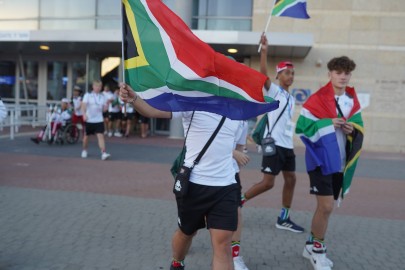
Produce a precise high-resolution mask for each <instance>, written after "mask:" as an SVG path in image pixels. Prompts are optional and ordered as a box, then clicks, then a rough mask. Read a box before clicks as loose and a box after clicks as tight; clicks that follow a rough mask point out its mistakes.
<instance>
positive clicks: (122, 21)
mask: <svg viewBox="0 0 405 270" xmlns="http://www.w3.org/2000/svg"><path fill="white" fill-rule="evenodd" d="M120 2H121V33H122V35H121V36H122V38H121V62H122V81H123V82H124V83H125V57H124V34H125V33H124V32H125V31H124V27H125V26H124V12H125V8H124V0H122V1H120ZM124 116H125V117H126V116H127V103H126V102H124Z"/></svg>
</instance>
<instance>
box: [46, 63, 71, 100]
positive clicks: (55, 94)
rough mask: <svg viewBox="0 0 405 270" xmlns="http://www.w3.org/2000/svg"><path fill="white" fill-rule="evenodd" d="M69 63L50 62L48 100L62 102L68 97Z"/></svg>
mask: <svg viewBox="0 0 405 270" xmlns="http://www.w3.org/2000/svg"><path fill="white" fill-rule="evenodd" d="M67 81H68V78H67V63H66V62H59V61H55V62H48V80H47V89H48V92H47V97H46V99H47V100H58V101H59V100H61V99H62V98H64V97H66V88H67Z"/></svg>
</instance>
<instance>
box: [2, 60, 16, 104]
mask: <svg viewBox="0 0 405 270" xmlns="http://www.w3.org/2000/svg"><path fill="white" fill-rule="evenodd" d="M14 89H15V63H14V62H12V61H0V96H1V97H2V98H15V93H14Z"/></svg>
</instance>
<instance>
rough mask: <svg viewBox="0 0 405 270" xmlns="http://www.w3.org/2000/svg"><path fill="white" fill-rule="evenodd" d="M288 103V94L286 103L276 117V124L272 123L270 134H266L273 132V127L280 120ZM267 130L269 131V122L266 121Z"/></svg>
mask: <svg viewBox="0 0 405 270" xmlns="http://www.w3.org/2000/svg"><path fill="white" fill-rule="evenodd" d="M288 102H290V94H288V97H287V103H286V104H285V106H284V108H283V110H282V111H281V113H280V114H279V115H278V117H277V120H276V122H274V124H273V126H272V127H271V130H270V132H268V133H267V134H271V133H272V132H273V129H274V126H275V125H276V124H277V122H278V120H280V118H281V116H282V115H283V113H284V111H285V109H286V108H287V106H288ZM269 119H270V118H269ZM267 130H269V121H267Z"/></svg>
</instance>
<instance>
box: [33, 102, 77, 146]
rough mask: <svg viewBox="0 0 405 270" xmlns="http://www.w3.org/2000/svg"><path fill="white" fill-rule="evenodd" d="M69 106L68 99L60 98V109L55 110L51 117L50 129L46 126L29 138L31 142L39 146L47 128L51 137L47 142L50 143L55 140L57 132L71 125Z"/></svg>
mask: <svg viewBox="0 0 405 270" xmlns="http://www.w3.org/2000/svg"><path fill="white" fill-rule="evenodd" d="M69 104H70V100H69V99H68V98H62V100H61V107H60V109H56V110H55V111H54V112H53V113H52V115H51V123H50V127H48V125H46V126H45V127H44V128H43V129H42V130H41V131H40V132H39V133H38V135H37V136H36V137H35V138H31V141H33V142H34V143H36V144H39V143H40V142H41V141H43V140H44V136H45V135H46V132H45V131H46V130H47V128H50V129H51V137H50V138H49V142H50V143H52V142H53V141H54V139H55V136H56V135H57V132H58V130H61V131H63V129H64V128H65V127H66V126H67V125H68V124H70V123H71V119H72V112H71V109H70V106H69ZM58 139H60V138H58ZM62 139H63V138H62Z"/></svg>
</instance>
